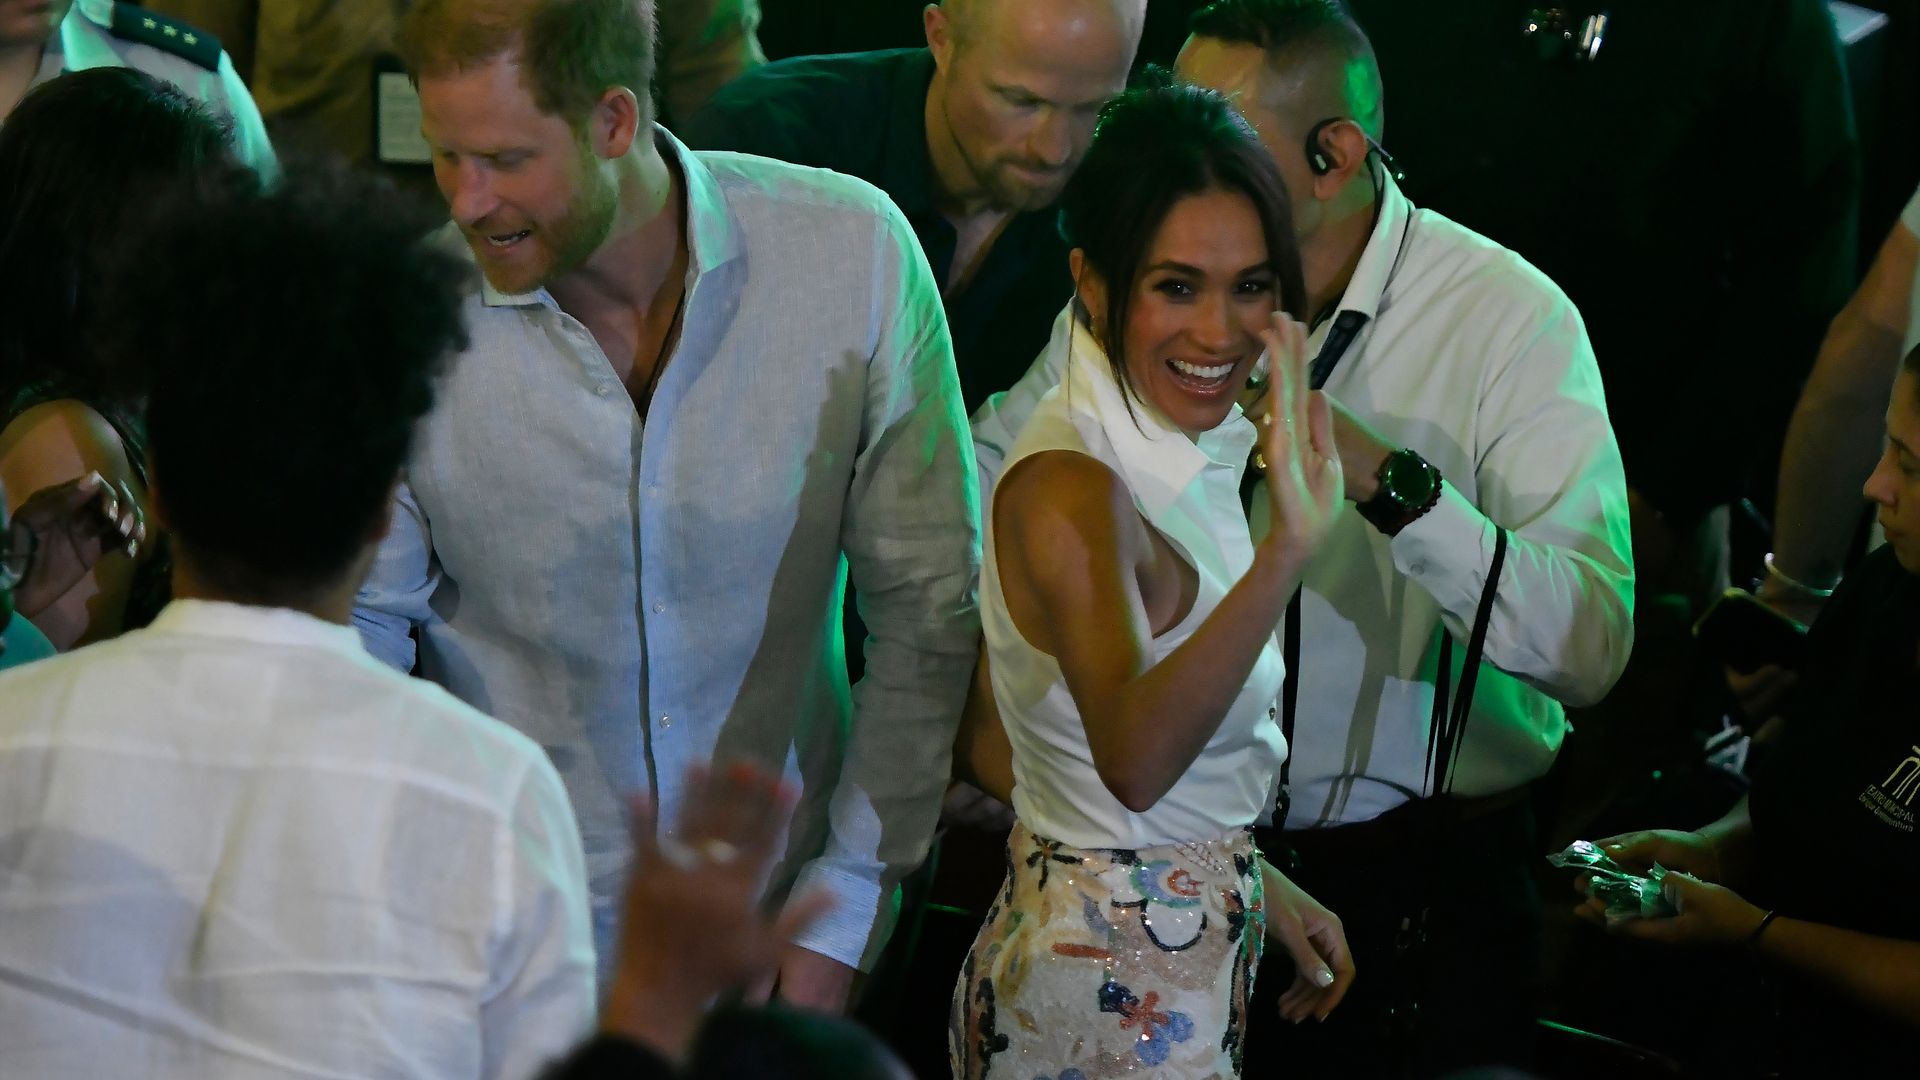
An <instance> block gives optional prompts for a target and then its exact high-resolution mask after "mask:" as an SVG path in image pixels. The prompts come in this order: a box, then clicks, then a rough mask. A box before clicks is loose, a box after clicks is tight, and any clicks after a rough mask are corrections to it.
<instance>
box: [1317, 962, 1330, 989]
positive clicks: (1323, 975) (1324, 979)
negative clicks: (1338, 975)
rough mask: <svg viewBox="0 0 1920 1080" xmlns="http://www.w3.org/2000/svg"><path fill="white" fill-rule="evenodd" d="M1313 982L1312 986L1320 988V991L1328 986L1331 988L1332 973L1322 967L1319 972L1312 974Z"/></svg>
mask: <svg viewBox="0 0 1920 1080" xmlns="http://www.w3.org/2000/svg"><path fill="white" fill-rule="evenodd" d="M1313 982H1314V985H1316V986H1318V987H1320V988H1321V989H1325V988H1327V987H1329V986H1332V985H1333V972H1332V971H1330V970H1329V969H1327V968H1325V967H1322V968H1321V969H1320V970H1318V971H1316V972H1314V973H1313Z"/></svg>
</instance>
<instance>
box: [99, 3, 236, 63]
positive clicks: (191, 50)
mask: <svg viewBox="0 0 1920 1080" xmlns="http://www.w3.org/2000/svg"><path fill="white" fill-rule="evenodd" d="M107 32H108V33H110V34H112V35H113V36H114V37H117V38H119V39H121V40H122V41H132V42H137V43H139V44H141V45H151V46H153V47H154V48H156V49H159V50H160V51H161V52H164V53H171V54H172V55H174V56H178V57H180V58H181V59H183V60H191V61H193V62H194V63H196V64H199V65H200V66H201V67H203V68H206V69H207V70H208V71H219V70H220V53H221V49H220V39H219V38H216V37H214V36H213V35H212V34H209V33H207V32H206V31H205V30H201V29H199V28H197V27H193V26H189V25H188V24H186V23H183V22H181V21H180V20H179V19H170V18H168V17H167V16H165V15H162V14H160V13H159V12H157V11H148V10H147V9H146V8H143V7H140V6H139V5H137V4H115V5H113V22H112V24H111V25H109V26H108V27H107Z"/></svg>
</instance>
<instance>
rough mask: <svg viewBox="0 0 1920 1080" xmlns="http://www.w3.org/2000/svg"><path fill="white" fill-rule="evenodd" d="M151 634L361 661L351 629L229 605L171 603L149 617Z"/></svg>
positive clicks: (287, 611) (282, 611) (362, 652)
mask: <svg viewBox="0 0 1920 1080" xmlns="http://www.w3.org/2000/svg"><path fill="white" fill-rule="evenodd" d="M149 629H151V630H152V631H154V632H156V633H162V634H182V635H186V636H190V637H210V638H228V639H231V640H236V641H247V642H253V643H256V644H268V645H292V646H298V647H306V648H317V649H325V650H327V651H328V652H335V653H340V654H342V655H346V656H357V657H364V656H366V649H365V647H364V646H362V645H361V644H360V634H359V632H358V631H356V630H355V629H353V627H351V626H341V625H339V624H338V623H330V622H327V621H326V620H324V619H317V618H315V617H313V616H312V615H308V614H307V613H305V612H303V611H294V610H293V609H291V608H276V607H260V606H257V605H254V604H229V603H225V602H222V601H217V600H175V601H173V602H171V603H169V604H168V605H167V606H166V607H165V608H162V609H161V611H160V614H158V615H156V616H154V620H153V623H152V625H151V627H150V628H149Z"/></svg>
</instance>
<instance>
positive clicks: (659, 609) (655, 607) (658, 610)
mask: <svg viewBox="0 0 1920 1080" xmlns="http://www.w3.org/2000/svg"><path fill="white" fill-rule="evenodd" d="M666 610H667V605H665V604H655V605H653V613H654V614H655V615H659V614H661V613H663V612H665V611H666Z"/></svg>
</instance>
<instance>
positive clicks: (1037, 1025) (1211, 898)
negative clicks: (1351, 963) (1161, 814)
mask: <svg viewBox="0 0 1920 1080" xmlns="http://www.w3.org/2000/svg"><path fill="white" fill-rule="evenodd" d="M1265 931H1266V917H1265V914H1264V912H1263V909H1262V906H1261V894H1260V871H1259V866H1258V851H1257V850H1256V849H1255V848H1254V845H1253V836H1252V834H1251V833H1246V832H1242V833H1238V834H1236V835H1234V836H1231V837H1228V838H1226V839H1222V840H1211V841H1199V842H1194V843H1186V844H1176V845H1173V846H1170V847H1156V848H1142V849H1140V850H1137V851H1122V850H1110V849H1086V850H1083V849H1080V848H1073V847H1068V846H1067V845H1065V844H1062V843H1059V842H1058V841H1054V840H1047V839H1045V838H1043V837H1039V836H1035V835H1034V834H1033V832H1032V831H1031V830H1029V829H1028V828H1027V827H1026V826H1025V825H1024V824H1015V825H1014V827H1013V833H1012V835H1011V836H1009V837H1008V838H1007V882H1006V886H1005V887H1004V888H1003V889H1002V890H1001V893H1000V896H999V897H998V898H997V900H996V901H995V903H994V905H993V908H992V910H990V911H988V912H987V921H986V925H984V926H982V927H981V928H980V935H979V937H977V938H975V939H974V942H973V950H972V951H971V952H970V953H968V954H967V962H966V966H965V967H964V968H962V969H961V972H960V984H959V986H957V987H955V989H954V995H953V1011H952V1015H951V1017H950V1020H949V1026H948V1035H947V1047H948V1054H949V1056H950V1058H951V1060H952V1063H953V1075H954V1076H955V1077H964V1078H965V1080H976V1078H981V1077H989V1076H991V1077H1007V1078H1009V1080H1101V1078H1103V1077H1122V1076H1124V1077H1165V1078H1169V1080H1172V1078H1180V1080H1188V1078H1192V1080H1202V1078H1207V1077H1218V1078H1221V1080H1225V1078H1227V1077H1233V1076H1238V1075H1240V1060H1241V1045H1242V1039H1243V1038H1244V1036H1245V1033H1246V1024H1247V1019H1246V1018H1247V1002H1248V1000H1249V999H1250V998H1251V997H1252V996H1253V973H1254V968H1255V967H1256V966H1257V965H1258V964H1259V962H1260V946H1261V942H1262V940H1263V938H1264V937H1265Z"/></svg>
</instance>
